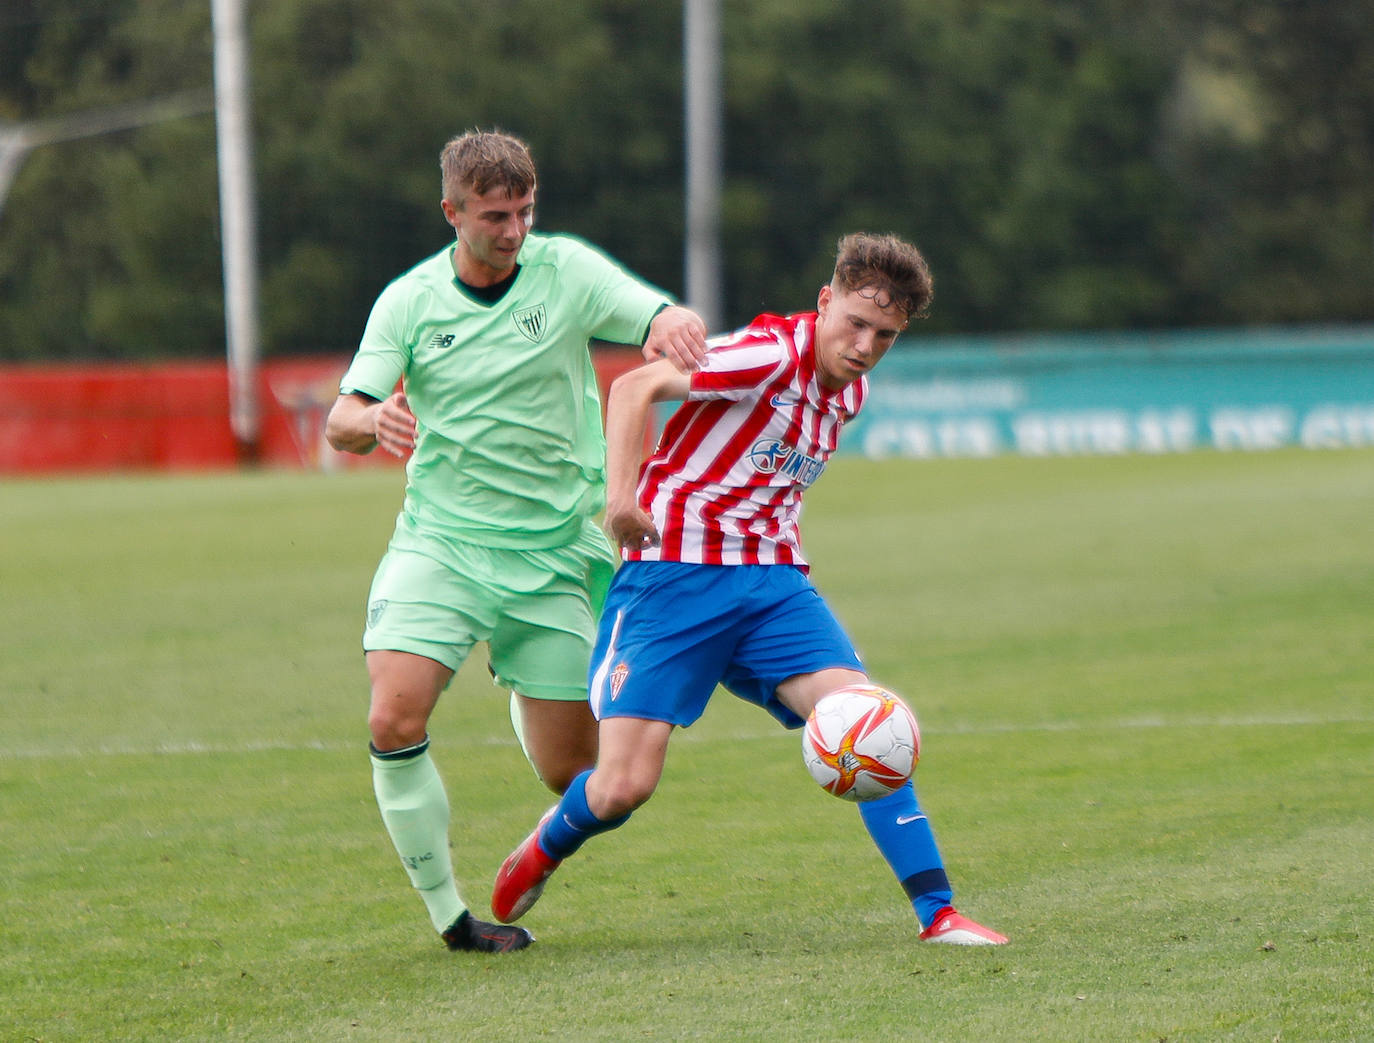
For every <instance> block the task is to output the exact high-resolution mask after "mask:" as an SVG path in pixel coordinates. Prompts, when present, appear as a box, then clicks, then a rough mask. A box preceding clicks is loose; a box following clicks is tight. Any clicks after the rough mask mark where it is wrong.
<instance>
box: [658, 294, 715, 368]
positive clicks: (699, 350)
mask: <svg viewBox="0 0 1374 1043" xmlns="http://www.w3.org/2000/svg"><path fill="white" fill-rule="evenodd" d="M705 356H706V323H705V322H704V321H702V318H701V316H700V315H698V314H697V313H696V312H694V311H692V310H691V309H690V308H684V307H682V306H681V305H677V304H674V305H672V306H671V307H668V308H664V309H663V310H662V311H661V312H659V313H658V314H657V315H655V316H654V321H653V322H651V323H650V324H649V338H648V340H646V341H645V342H644V357H645V359H647V360H648V361H650V362H653V361H654V360H655V359H668V360H669V361H670V362H672V364H673V365H674V366H676V367H677V368H678V370H679V371H680V372H683V373H694V372H695V371H697V370H699V369H700V368H701V360H702V359H703V358H705Z"/></svg>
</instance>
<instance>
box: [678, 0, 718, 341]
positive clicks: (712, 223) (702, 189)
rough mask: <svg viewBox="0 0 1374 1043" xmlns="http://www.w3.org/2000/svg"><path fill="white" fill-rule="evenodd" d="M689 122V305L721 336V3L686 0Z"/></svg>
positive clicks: (685, 67)
mask: <svg viewBox="0 0 1374 1043" xmlns="http://www.w3.org/2000/svg"><path fill="white" fill-rule="evenodd" d="M682 35H683V63H682V64H683V70H682V71H683V81H684V82H683V89H684V93H685V95H686V109H687V112H686V117H687V141H686V145H687V249H686V269H687V271H686V283H687V303H688V304H690V305H691V306H692V307H694V308H695V309H696V310H697V311H698V312H700V313H701V316H702V318H704V319H705V320H706V326H707V328H708V329H709V330H710V331H711V332H712V333H717V332H720V329H721V323H722V321H723V316H722V315H721V263H720V181H721V172H720V171H721V147H720V140H721V90H720V81H721V71H720V62H721V58H720V0H684V3H683V34H682Z"/></svg>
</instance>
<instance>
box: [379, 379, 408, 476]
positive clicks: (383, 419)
mask: <svg viewBox="0 0 1374 1043" xmlns="http://www.w3.org/2000/svg"><path fill="white" fill-rule="evenodd" d="M372 434H373V436H374V437H375V438H376V439H377V444H378V445H379V446H381V447H382V448H383V449H385V450H386V451H387V452H388V453H390V454H391V455H392V456H398V457H400V458H401V459H403V460H404V459H405V457H406V455H407V454H409V453H410V451H411V450H412V449H414V448H415V434H416V426H415V415H414V414H413V413H411V411H410V404H409V403H408V402H407V401H406V396H405V393H404V392H401V391H397V392H396V393H395V394H394V395H392V396H391V397H390V398H387V399H383V400H382V401H381V402H378V403H377V409H376V411H375V412H374V413H373V414H372Z"/></svg>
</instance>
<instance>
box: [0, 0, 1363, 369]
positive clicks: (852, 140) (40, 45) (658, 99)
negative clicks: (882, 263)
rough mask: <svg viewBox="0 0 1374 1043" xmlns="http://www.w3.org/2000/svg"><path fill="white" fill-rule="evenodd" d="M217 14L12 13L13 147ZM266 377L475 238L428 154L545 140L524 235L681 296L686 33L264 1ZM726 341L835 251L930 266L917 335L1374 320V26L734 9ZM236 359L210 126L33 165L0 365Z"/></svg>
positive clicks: (1187, 0)
mask: <svg viewBox="0 0 1374 1043" xmlns="http://www.w3.org/2000/svg"><path fill="white" fill-rule="evenodd" d="M209 8H210V5H209V2H208V0H204V2H196V3H189V4H188V3H186V2H185V0H10V2H9V3H8V4H7V5H6V6H5V7H4V8H3V9H0V121H4V122H0V129H3V128H5V127H9V128H13V127H16V126H19V125H23V124H29V123H32V122H34V121H39V120H51V119H54V118H58V117H62V116H64V115H70V114H76V113H82V112H88V111H92V110H98V109H101V108H104V107H108V106H111V105H115V104H119V103H125V102H132V101H139V100H144V99H152V98H158V97H164V96H168V95H173V94H177V93H179V92H184V91H187V90H191V89H198V88H201V89H203V88H206V87H208V86H209V85H210V83H211V76H212V49H213V48H212V34H211V24H210V10H209ZM247 17H248V25H249V29H250V38H251V55H252V70H251V74H252V99H253V110H254V114H253V120H254V148H255V171H256V184H257V193H258V209H259V219H260V229H259V253H260V257H259V260H260V264H261V273H260V286H261V323H262V340H263V348H264V352H265V353H266V354H268V355H291V354H301V353H318V352H332V353H347V352H351V351H352V349H353V347H354V346H355V345H356V342H357V338H358V335H359V333H360V332H361V329H362V326H363V323H364V321H365V319H366V316H367V312H368V309H369V308H370V306H371V304H372V301H373V299H374V298H375V297H376V294H377V292H378V291H379V290H380V289H381V287H382V286H383V285H384V284H385V283H386V282H387V281H388V280H389V279H391V278H393V277H394V276H395V275H397V274H399V273H400V272H401V271H403V270H404V269H405V268H407V267H409V266H410V265H411V264H413V263H414V262H415V261H417V260H419V259H420V258H421V257H423V256H425V255H427V254H428V253H430V252H432V251H434V250H437V249H438V248H440V247H441V246H442V245H443V244H444V243H445V242H446V241H447V240H448V238H449V237H450V235H451V232H450V230H449V229H448V227H447V226H446V225H445V224H444V222H443V219H442V216H441V214H440V211H439V206H438V199H439V194H440V192H439V171H438V162H437V160H438V153H439V150H440V148H441V147H442V145H443V143H444V141H445V140H446V139H447V138H448V137H450V136H452V135H453V134H455V133H458V132H461V131H462V130H464V129H467V128H471V127H477V126H480V127H501V128H504V129H506V130H509V131H511V132H514V133H517V134H519V135H520V136H522V137H524V138H525V139H526V140H527V141H529V142H530V144H531V146H532V149H533V151H534V153H535V158H536V161H537V163H538V164H539V168H540V177H541V183H540V196H539V211H538V218H537V226H538V227H540V228H542V229H544V230H549V231H564V232H570V233H573V234H576V235H580V236H582V237H584V238H586V239H588V240H590V241H592V242H594V243H596V244H597V245H599V246H600V247H602V248H603V249H605V250H606V251H607V252H608V253H610V254H611V255H612V256H614V257H616V258H617V259H619V260H620V261H622V262H623V263H625V264H626V265H627V266H628V267H630V268H632V269H634V270H635V271H638V272H639V273H641V274H642V275H644V276H645V277H646V278H648V279H649V280H651V281H652V282H654V283H656V284H657V285H660V286H662V287H663V288H665V289H667V290H669V291H670V292H673V293H676V294H680V293H681V292H682V290H683V235H684V228H683V226H684V206H685V203H684V197H683V191H684V188H683V185H684V174H683V172H684V155H683V152H684V126H683V115H682V111H683V84H682V64H681V56H682V32H683V30H682V11H681V8H680V5H679V4H677V3H667V2H655V3H643V2H642V0H509V2H505V3H500V4H494V3H489V2H486V0H388V2H387V3H384V4H382V3H376V2H374V0H256V2H251V3H249V4H248V13H247ZM721 20H722V50H723V72H722V82H723V92H724V157H723V162H724V182H723V198H722V235H723V253H724V257H723V268H724V300H723V309H724V312H725V315H724V319H725V321H726V324H727V325H733V324H738V323H743V322H745V321H747V320H748V319H749V318H751V317H752V316H753V315H754V314H756V313H758V312H760V311H787V310H796V309H799V308H803V307H807V306H810V305H811V303H812V302H813V301H814V299H815V292H816V288H817V287H818V286H819V285H820V284H821V282H823V281H824V280H825V278H826V277H827V276H828V274H829V262H830V259H831V257H832V255H833V249H834V245H835V242H836V240H837V239H838V238H839V236H840V235H841V234H843V233H845V232H848V231H852V230H857V229H866V230H871V231H891V232H895V233H897V234H900V235H902V236H904V237H907V238H909V239H911V240H912V241H914V242H916V243H918V244H919V245H920V246H921V247H922V249H923V251H924V252H925V253H926V255H927V257H928V258H929V259H930V262H931V267H932V270H933V271H934V273H935V278H936V299H935V305H934V308H933V310H932V313H931V317H930V319H929V320H928V321H927V323H926V325H925V326H924V327H923V328H924V329H926V330H928V331H931V332H956V331H957V332H966V333H979V332H1006V331H1027V330H1059V329H1073V330H1084V329H1122V328H1171V327H1191V326H1205V325H1233V324H1247V325H1248V324H1272V323H1326V322H1347V321H1369V320H1372V319H1374V0H1327V2H1317V0H1291V2H1263V0H1212V2H1209V3H1206V4H1201V3H1197V2H1195V0H1159V2H1157V3H1151V4H1140V3H1138V2H1126V0H1097V2H1092V3H1089V2H1085V0H999V2H987V3H968V2H967V0H866V2H863V3H847V4H841V3H835V2H833V0H722V3H721ZM223 350H224V321H223V285H222V270H221V261H220V244H219V227H218V188H217V174H216V160H215V128H214V120H213V116H212V115H210V114H209V113H206V114H203V115H198V116H194V115H193V116H186V117H182V118H178V119H173V120H167V121H165V122H160V123H157V124H155V125H150V126H145V127H141V128H138V129H131V130H125V131H119V132H114V133H109V134H101V135H93V136H88V137H83V138H80V139H76V140H69V141H63V142H60V143H54V144H50V145H45V146H42V147H38V148H35V149H33V150H32V151H31V152H30V153H29V154H28V155H27V156H26V158H25V160H24V162H23V164H22V166H20V167H19V169H18V172H17V175H16V177H15V179H14V181H13V184H12V186H11V190H10V193H9V195H8V198H7V199H6V200H5V202H4V207H3V210H0V359H7V360H28V359H34V360H37V359H43V360H56V359H69V358H70V359H77V358H80V359H138V358H151V357H156V358H166V357H180V356H202V357H203V356H211V355H215V354H220V353H222V352H223Z"/></svg>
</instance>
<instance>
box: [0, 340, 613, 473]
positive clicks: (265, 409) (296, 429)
mask: <svg viewBox="0 0 1374 1043" xmlns="http://www.w3.org/2000/svg"><path fill="white" fill-rule="evenodd" d="M596 360H597V370H598V372H599V374H600V378H601V386H602V389H603V393H604V389H605V388H606V387H607V386H609V384H610V381H611V380H612V379H614V378H615V376H616V375H618V374H619V373H622V372H624V371H625V370H626V369H628V368H629V367H631V366H633V365H636V364H637V363H638V362H639V360H640V355H639V352H638V351H634V350H606V351H601V352H598V353H597V354H596ZM348 362H349V360H348V358H346V357H345V358H337V357H333V358H297V359H272V360H269V361H267V362H264V363H263V364H262V366H261V368H260V371H259V375H258V389H257V391H258V403H259V407H260V410H261V418H262V419H261V432H260V435H259V439H258V444H257V446H256V454H255V456H254V458H253V459H252V460H251V461H250V460H245V454H244V452H243V450H242V448H241V447H240V446H239V444H238V442H237V440H236V439H235V438H234V434H233V431H232V430H231V428H230V425H229V373H228V367H227V366H226V364H225V363H223V362H164V363H149V364H141V363H120V364H113V365H74V366H66V365H63V366H58V365H6V366H0V383H3V386H4V389H5V396H4V399H3V402H0V474H47V473H55V472H80V471H117V470H147V469H165V470H194V469H216V468H225V467H232V466H235V465H237V464H241V463H245V462H254V463H257V464H260V465H262V466H269V467H310V468H314V467H320V468H325V469H329V468H332V467H355V466H366V465H368V464H370V463H387V462H390V463H392V464H394V463H395V461H394V460H392V459H391V458H389V457H387V458H385V459H384V458H383V457H382V456H381V454H373V455H372V456H366V457H358V456H351V455H349V454H346V453H336V452H334V450H332V449H330V448H329V446H328V445H327V444H325V441H324V431H323V429H324V417H325V414H326V413H327V412H328V411H329V407H330V405H332V404H333V402H334V398H335V396H336V395H337V394H338V388H339V378H340V377H341V376H342V375H343V372H344V370H345V369H346V368H347V367H348Z"/></svg>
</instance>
